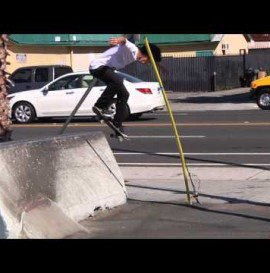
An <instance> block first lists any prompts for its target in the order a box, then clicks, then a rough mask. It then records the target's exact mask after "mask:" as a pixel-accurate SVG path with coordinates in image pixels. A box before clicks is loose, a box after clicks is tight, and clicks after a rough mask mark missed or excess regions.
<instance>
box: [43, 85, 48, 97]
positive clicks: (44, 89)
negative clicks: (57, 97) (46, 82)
mask: <svg viewBox="0 0 270 273" xmlns="http://www.w3.org/2000/svg"><path fill="white" fill-rule="evenodd" d="M48 92H49V87H48V86H46V87H45V88H43V89H42V93H43V94H44V95H46V94H47V93H48Z"/></svg>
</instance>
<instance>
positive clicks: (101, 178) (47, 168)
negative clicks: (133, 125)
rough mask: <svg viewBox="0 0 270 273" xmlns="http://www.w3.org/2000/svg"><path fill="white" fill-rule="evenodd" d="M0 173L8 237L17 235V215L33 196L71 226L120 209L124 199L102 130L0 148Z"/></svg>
mask: <svg viewBox="0 0 270 273" xmlns="http://www.w3.org/2000/svg"><path fill="white" fill-rule="evenodd" d="M0 173H1V177H0V207H1V214H2V217H3V219H4V221H5V223H6V225H7V229H8V230H9V231H10V233H12V234H13V235H12V236H13V237H18V236H19V234H20V232H21V231H22V226H23V225H24V223H23V221H24V219H23V217H22V215H23V213H25V211H26V208H27V207H28V206H29V204H31V202H33V200H35V199H36V198H37V196H44V197H45V198H48V199H49V200H51V201H53V202H54V204H55V206H57V207H58V208H59V209H60V210H62V213H63V215H62V216H63V219H64V218H65V217H64V215H65V216H66V217H69V218H70V219H71V220H72V221H75V222H78V221H81V220H83V219H85V218H87V217H88V216H90V215H93V214H94V211H95V210H96V209H106V208H112V207H115V206H119V205H122V204H124V203H125V202H126V198H127V194H126V188H125V184H124V180H123V177H122V174H121V171H120V169H119V167H118V165H117V162H116V160H115V158H114V156H113V153H112V151H111V149H110V146H109V144H108V142H107V140H106V138H105V136H104V134H103V133H102V132H92V133H88V134H76V135H64V136H57V137H52V138H46V139H43V140H30V141H18V142H11V143H7V144H4V145H1V146H0ZM55 206H54V210H55ZM46 213H47V212H46ZM32 214H33V213H32ZM34 218H35V219H38V217H34ZM30 222H31V221H30ZM34 223H35V224H36V221H34V222H31V225H32V226H33V225H34ZM52 228H53V227H52ZM33 229H34V227H33ZM71 235H72V234H70V235H69V234H65V236H64V237H68V236H71Z"/></svg>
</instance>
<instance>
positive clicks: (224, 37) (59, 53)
mask: <svg viewBox="0 0 270 273" xmlns="http://www.w3.org/2000/svg"><path fill="white" fill-rule="evenodd" d="M127 35H129V34H127ZM119 36H122V34H13V35H11V36H10V40H11V42H10V46H9V52H10V57H9V60H10V62H11V65H10V66H9V71H8V72H10V73H12V72H13V71H15V70H16V69H17V68H19V67H23V66H31V65H52V64H62V65H69V66H71V67H72V68H73V70H74V71H82V70H88V67H89V64H90V63H91V60H93V59H94V58H95V57H97V56H98V55H99V54H100V53H102V52H104V51H105V50H106V49H108V48H109V44H108V41H109V39H110V37H119ZM146 36H147V37H148V40H149V42H151V43H155V44H157V45H158V46H159V47H160V48H161V51H162V55H163V56H164V57H174V58H177V57H196V56H213V55H238V54H239V51H240V49H245V50H246V51H248V46H247V44H248V42H247V40H246V39H245V37H244V36H243V34H136V39H135V40H136V43H137V44H138V45H139V46H140V45H143V44H144V38H145V37H146Z"/></svg>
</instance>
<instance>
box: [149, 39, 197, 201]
mask: <svg viewBox="0 0 270 273" xmlns="http://www.w3.org/2000/svg"><path fill="white" fill-rule="evenodd" d="M145 46H146V49H147V52H148V56H149V57H150V60H151V63H152V65H153V67H154V70H155V74H156V77H157V79H158V82H159V85H160V86H161V88H162V94H163V97H164V101H165V104H166V107H167V109H168V112H169V115H170V118H171V122H172V126H173V130H174V134H175V138H176V143H177V147H178V150H179V155H180V158H181V162H182V169H183V174H184V180H185V185H186V191H187V201H188V203H189V204H190V205H191V204H192V201H191V197H190V191H189V184H188V170H187V166H186V160H185V156H184V152H183V148H182V144H181V141H180V137H179V134H178V131H177V127H176V123H175V119H174V116H173V113H172V109H171V106H170V103H169V100H168V97H167V95H166V92H165V89H164V86H163V83H162V80H161V78H160V75H159V72H158V69H157V65H156V62H155V60H154V58H153V54H152V52H151V49H150V46H149V42H148V39H147V37H145Z"/></svg>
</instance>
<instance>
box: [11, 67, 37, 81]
mask: <svg viewBox="0 0 270 273" xmlns="http://www.w3.org/2000/svg"><path fill="white" fill-rule="evenodd" d="M31 76H32V69H20V70H19V71H17V72H15V73H14V74H13V75H12V76H11V77H10V79H11V80H12V81H14V82H15V83H26V82H31Z"/></svg>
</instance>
